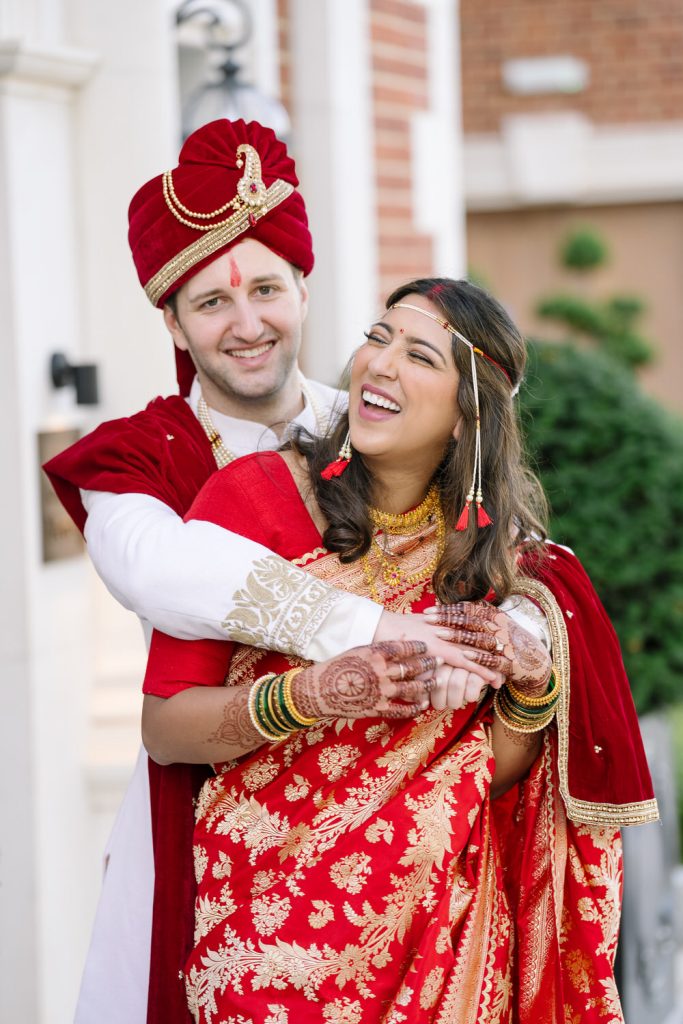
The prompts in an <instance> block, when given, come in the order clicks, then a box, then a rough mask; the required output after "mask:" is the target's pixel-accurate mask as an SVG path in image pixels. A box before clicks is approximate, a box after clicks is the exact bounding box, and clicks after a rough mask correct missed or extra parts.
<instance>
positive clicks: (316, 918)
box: [308, 900, 334, 928]
mask: <svg viewBox="0 0 683 1024" xmlns="http://www.w3.org/2000/svg"><path fill="white" fill-rule="evenodd" d="M311 903H312V904H313V906H314V907H315V910H314V911H312V912H311V913H310V914H309V915H308V923H309V924H310V926H311V928H324V927H325V925H326V924H329V923H330V921H334V909H333V907H332V904H331V903H330V902H329V900H311Z"/></svg>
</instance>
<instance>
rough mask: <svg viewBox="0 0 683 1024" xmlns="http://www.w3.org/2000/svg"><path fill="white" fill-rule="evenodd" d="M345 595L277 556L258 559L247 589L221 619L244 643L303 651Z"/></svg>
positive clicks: (254, 564) (247, 583) (235, 638)
mask: <svg viewBox="0 0 683 1024" xmlns="http://www.w3.org/2000/svg"><path fill="white" fill-rule="evenodd" d="M343 597H344V595H343V594H340V593H339V592H338V591H337V590H335V589H333V588H332V587H331V586H329V585H328V584H326V583H324V582H322V581H321V580H319V579H314V578H312V577H311V576H310V575H309V574H308V573H302V572H301V571H300V570H299V569H297V567H296V566H295V565H293V564H291V563H289V562H285V561H283V560H282V559H281V558H276V557H275V556H272V555H271V556H267V557H266V558H261V559H259V561H257V562H254V563H253V568H252V571H251V572H250V573H249V576H248V577H247V581H246V585H245V587H244V588H243V589H242V590H238V591H237V593H235V594H233V598H232V599H233V601H234V607H232V608H231V609H230V610H229V612H228V614H227V615H226V617H225V619H224V620H223V622H222V623H221V625H222V627H223V629H224V630H225V631H226V633H227V634H228V635H229V636H230V637H231V638H232V639H233V640H239V641H240V642H241V643H243V644H252V645H254V646H256V647H265V648H273V649H275V650H285V651H295V652H296V653H298V654H299V655H301V656H303V655H305V653H306V648H307V647H308V644H309V642H310V640H311V638H312V637H313V636H314V635H315V633H316V632H317V630H318V628H319V626H320V624H321V623H322V622H323V621H324V619H325V618H326V617H327V615H328V614H329V612H330V611H331V609H332V608H333V607H334V605H335V604H337V603H338V602H339V601H341V600H343Z"/></svg>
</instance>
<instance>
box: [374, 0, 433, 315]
mask: <svg viewBox="0 0 683 1024" xmlns="http://www.w3.org/2000/svg"><path fill="white" fill-rule="evenodd" d="M370 25H371V51H372V69H371V72H372V93H373V97H372V98H373V118H374V128H375V154H374V156H375V169H376V175H377V181H376V186H377V204H378V211H377V213H378V236H379V237H378V243H379V253H378V259H379V289H380V295H379V299H380V301H384V299H385V298H386V296H387V295H388V294H389V292H390V291H391V290H392V289H393V288H395V287H396V285H397V284H400V283H401V282H403V281H407V280H410V278H412V277H419V276H422V275H424V274H426V273H429V271H430V269H431V267H432V262H433V245H432V240H431V238H430V237H429V236H427V235H423V234H419V233H418V232H417V231H416V230H415V227H414V225H413V205H412V191H411V188H412V185H411V182H412V166H411V144H410V119H411V115H412V114H413V112H414V111H416V110H424V109H426V108H427V106H428V95H427V38H426V16H425V9H424V6H423V5H422V4H420V3H412V2H408V0H370Z"/></svg>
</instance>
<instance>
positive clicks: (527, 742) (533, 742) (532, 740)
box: [497, 719, 543, 750]
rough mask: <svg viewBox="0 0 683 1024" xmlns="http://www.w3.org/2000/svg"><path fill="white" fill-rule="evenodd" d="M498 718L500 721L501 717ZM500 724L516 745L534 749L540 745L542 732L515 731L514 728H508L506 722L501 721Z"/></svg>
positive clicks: (508, 737) (507, 736)
mask: <svg viewBox="0 0 683 1024" xmlns="http://www.w3.org/2000/svg"><path fill="white" fill-rule="evenodd" d="M497 720H498V721H500V719H497ZM500 725H501V728H502V730H503V732H504V733H505V736H506V738H507V739H508V740H509V741H510V743H514V745H515V746H516V747H524V749H525V750H533V749H534V747H536V746H538V747H540V745H541V738H542V735H543V734H542V732H540V731H539V732H531V733H523V732H514V730H513V729H508V727H507V726H506V724H505V722H500Z"/></svg>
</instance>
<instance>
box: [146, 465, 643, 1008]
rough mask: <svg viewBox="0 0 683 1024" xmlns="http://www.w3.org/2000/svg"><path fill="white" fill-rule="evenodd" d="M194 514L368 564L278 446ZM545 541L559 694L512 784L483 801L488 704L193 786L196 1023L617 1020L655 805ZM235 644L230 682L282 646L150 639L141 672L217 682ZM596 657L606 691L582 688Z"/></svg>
mask: <svg viewBox="0 0 683 1024" xmlns="http://www.w3.org/2000/svg"><path fill="white" fill-rule="evenodd" d="M237 498H238V499H239V500H236V499H237ZM190 514H191V515H192V516H194V517H196V518H204V519H210V520H211V521H213V522H217V523H219V524H220V525H223V526H226V527H228V528H230V529H233V530H236V531H237V532H240V533H244V534H245V535H248V536H251V537H253V538H254V539H256V540H260V541H262V542H264V543H266V544H268V545H269V546H270V547H271V548H272V549H273V550H276V551H278V553H280V554H283V555H285V556H286V557H288V558H290V559H291V560H295V561H297V562H299V564H303V565H305V567H306V568H307V569H309V571H311V572H312V573H314V574H315V575H320V576H321V577H324V578H325V580H326V581H327V582H336V583H337V584H338V585H340V586H342V587H348V588H349V589H358V590H361V591H362V590H363V588H364V581H363V573H362V570H361V569H360V567H359V566H358V563H355V564H354V565H352V566H346V567H342V566H340V565H339V563H338V561H337V559H336V558H335V557H334V556H331V555H328V554H327V553H326V552H324V551H323V550H322V549H320V548H319V547H318V545H319V535H318V534H317V531H316V530H315V528H314V527H313V524H312V522H311V520H310V518H309V517H308V513H307V512H306V510H305V507H304V505H303V503H302V502H301V499H300V498H299V496H298V493H297V491H296V487H295V485H294V483H293V480H292V478H291V476H290V474H289V471H288V470H287V468H286V466H285V464H284V462H283V461H282V460H281V459H280V458H279V457H278V456H277V455H272V454H271V455H260V456H250V457H247V458H246V459H242V460H240V461H239V462H238V463H235V464H233V465H232V466H231V467H228V469H227V470H225V471H222V472H221V473H219V474H216V475H215V476H214V477H213V478H212V480H211V481H210V482H209V484H208V485H207V487H205V488H204V490H203V491H202V494H201V495H200V496H199V498H198V500H197V502H195V505H194V506H193V509H192V510H191V513H190ZM420 550H421V551H422V556H423V557H429V553H428V552H424V549H420ZM549 553H550V558H549V559H547V560H545V561H544V562H542V563H540V564H539V563H537V562H534V563H533V564H532V563H530V562H529V564H527V563H524V564H523V565H522V566H521V569H522V572H524V573H531V572H533V574H534V577H535V578H534V579H533V580H531V583H533V584H537V585H536V586H531V587H530V584H529V583H528V582H527V581H526V580H523V579H520V590H521V591H522V592H524V593H530V596H531V597H532V599H533V600H535V601H537V602H538V603H539V604H541V605H542V606H543V607H544V610H546V614H548V613H549V610H550V614H549V621H550V624H551V631H552V633H553V656H554V657H556V656H557V670H558V671H559V672H560V673H561V675H562V678H563V681H566V682H567V684H568V685H567V697H566V698H565V705H564V706H563V708H562V709H561V713H560V715H558V729H557V731H555V730H549V732H548V735H547V738H546V741H545V745H544V749H543V752H542V755H541V756H540V757H539V759H538V761H537V763H536V764H535V766H534V767H533V769H532V771H531V773H530V775H529V777H528V778H527V779H526V780H525V781H524V783H523V784H521V785H519V786H517V787H515V788H514V789H513V790H512V791H511V792H510V793H509V794H507V796H506V797H505V798H502V799H501V800H497V801H494V802H491V800H490V797H489V785H490V779H491V775H492V770H493V758H492V752H491V748H490V722H491V711H490V700H485V701H483V702H482V704H481V705H479V706H478V707H476V708H470V709H465V710H463V711H458V712H443V713H436V712H433V711H429V712H426V713H425V714H423V715H421V716H419V718H418V719H415V720H414V721H411V722H407V723H395V722H386V721H382V720H362V721H357V722H340V721H329V722H324V723H321V724H320V726H316V727H314V728H313V729H312V730H308V731H307V732H305V733H300V734H298V735H295V736H293V737H291V738H290V739H289V740H287V741H285V742H284V743H281V744H276V745H272V746H271V745H266V746H264V747H262V748H260V749H259V750H258V751H255V752H254V753H253V754H252V755H250V756H249V757H247V758H245V759H244V760H242V761H241V762H240V763H235V764H230V765H226V766H220V767H219V770H218V772H217V774H216V776H215V777H214V778H212V779H210V780H209V781H208V782H207V783H206V784H205V786H204V788H203V790H202V793H201V796H200V800H199V804H198V807H197V820H196V826H195V834H194V859H195V874H196V878H197V882H198V893H197V901H196V915H195V945H194V949H193V950H192V953H191V954H190V956H189V958H188V961H187V964H186V968H185V981H186V986H187V995H188V1003H189V1006H190V1008H191V1010H192V1012H193V1015H194V1017H195V1019H196V1020H198V1021H202V1022H207V1024H208V1022H210V1024H219V1022H221V1021H235V1022H236V1021H240V1024H248V1022H253V1024H256V1022H257V1021H258V1022H267V1024H294V1022H296V1024H299V1022H302V1021H306V1022H308V1021H311V1022H313V1021H321V1022H336V1021H338V1022H342V1021H344V1022H353V1024H370V1022H372V1024H377V1022H379V1021H386V1022H387V1024H399V1022H403V1021H409V1022H415V1024H418V1022H427V1021H429V1022H444V1024H445V1022H449V1024H451V1022H455V1021H457V1022H458V1024H468V1022H470V1021H471V1022H472V1024H475V1022H479V1021H484V1020H486V1021H487V1024H488V1022H494V1021H500V1022H512V1021H515V1022H516V1021H519V1022H524V1024H544V1022H547V1024H551V1022H553V1024H554V1022H556V1021H560V1020H566V1021H571V1022H574V1021H577V1022H578V1021H582V1022H584V1021H586V1022H589V1024H591V1022H595V1024H598V1022H605V1024H616V1022H620V1021H621V1020H622V1017H621V1011H620V1008H619V1000H618V996H617V994H616V989H615V986H614V979H613V975H612V964H613V957H614V950H615V945H616V937H617V928H618V918H619V904H620V893H621V860H620V844H619V838H618V832H617V827H618V825H619V824H621V823H633V822H634V821H636V820H651V819H652V817H653V816H654V815H655V814H656V805H655V804H654V801H653V798H652V791H651V788H650V786H649V776H648V774H647V768H646V766H645V762H644V759H643V755H642V747H641V744H640V738H639V734H638V731H637V723H636V721H635V718H634V716H633V711H632V704H631V702H630V694H629V693H628V689H627V688H626V687H625V681H624V679H623V668H621V667H620V666H621V662H620V659H619V658H618V648H615V646H614V639H613V633H612V632H611V627H609V625H608V624H607V623H606V620H605V618H604V612H602V611H601V608H600V605H599V602H598V601H597V598H595V596H594V593H593V592H592V590H591V589H590V584H589V583H588V581H587V578H586V577H585V574H584V573H583V570H581V569H580V566H579V565H578V562H577V561H576V559H575V558H574V557H573V556H572V555H570V554H569V553H567V552H564V551H563V549H557V548H555V547H554V546H550V548H549ZM419 556H420V555H419V552H418V554H417V555H416V557H419ZM553 556H554V557H553ZM354 574H355V575H354ZM259 587H260V588H261V589H260V591H259ZM276 589H277V588H276V587H275V590H276ZM259 592H260V593H261V597H262V606H261V607H259V606H258V604H255V602H254V595H255V594H258V593H259ZM555 592H556V593H557V594H558V597H559V600H556V599H555V597H554V594H555ZM398 600H399V602H400V604H401V605H402V607H403V610H406V611H407V610H419V609H420V608H421V607H424V606H426V605H427V604H431V603H433V595H430V594H423V593H421V590H420V588H419V587H418V588H415V590H414V593H413V594H409V593H407V594H402V595H399V597H398ZM570 601H571V604H570V603H569V602H570ZM271 602H277V593H273V592H272V590H269V589H268V587H263V586H262V581H261V582H259V581H258V580H257V579H254V580H253V581H252V582H251V583H250V585H249V587H248V588H247V591H246V592H245V594H243V595H241V597H240V595H238V600H237V602H236V606H235V609H234V611H233V613H232V617H233V618H234V620H235V621H234V622H231V623H230V625H231V626H233V627H235V628H239V626H240V621H243V620H244V617H245V616H246V617H249V616H251V619H252V620H253V618H254V616H255V617H256V618H258V616H259V615H260V614H264V615H265V614H269V613H270V612H269V605H270V604H271ZM570 612H571V615H570V614H568V613H570ZM567 620H568V621H569V623H571V626H570V627H569V628H567ZM251 625H252V627H253V621H252V623H251ZM558 645H559V646H558ZM575 652H576V656H575ZM615 652H616V653H615ZM612 658H614V659H617V661H616V662H615V664H612V663H611V662H610V664H609V665H606V664H605V662H606V660H607V659H612ZM228 663H229V672H228V680H229V681H230V682H231V683H234V684H236V683H238V682H243V683H245V684H246V683H249V682H250V681H251V680H253V679H254V678H256V677H257V676H258V675H260V674H262V673H263V672H265V671H269V670H278V669H279V670H281V669H282V668H283V667H285V666H286V665H287V664H290V662H287V661H285V660H284V659H283V658H282V656H280V655H274V654H266V653H263V652H258V651H256V650H255V649H253V648H239V647H238V648H234V647H233V646H232V645H229V644H225V645H221V644H216V643H215V642H214V644H213V646H212V644H211V642H206V643H204V642H201V641H200V642H195V643H192V644H188V643H183V642H182V641H174V640H172V639H171V638H163V637H161V636H160V635H156V636H155V642H154V644H153V648H152V653H151V657H150V666H149V670H148V676H147V679H146V684H145V689H146V691H147V692H152V693H153V692H155V687H157V686H158V687H159V688H160V689H159V692H162V689H163V688H164V687H166V686H167V685H168V681H169V679H171V678H175V679H181V680H184V681H185V682H184V683H183V685H190V684H193V683H194V684H205V685H206V684H214V685H216V684H220V682H221V680H222V678H223V675H224V672H225V669H226V667H227V666H228ZM570 666H571V672H569V667H570ZM598 671H599V672H600V674H601V678H602V679H603V681H604V684H605V688H604V691H603V690H602V687H600V691H601V693H602V694H603V695H602V697H600V698H599V699H598V700H597V701H596V702H595V703H594V700H593V698H594V693H595V692H596V687H597V683H596V678H595V675H594V674H593V673H595V672H598ZM169 673H170V674H169ZM166 692H167V691H166ZM605 703H609V705H610V707H611V709H612V717H611V719H610V720H609V721H608V723H607V725H605V726H603V723H602V721H600V720H598V719H597V718H596V719H595V721H597V722H598V724H597V725H596V726H593V727H592V728H591V730H590V731H586V730H585V729H584V725H585V723H584V722H583V716H584V715H585V714H586V711H587V709H588V711H590V710H591V709H592V708H593V707H598V708H599V709H600V713H602V707H603V704H605ZM574 718H575V719H576V724H575V722H574ZM608 730H611V731H610V732H609V734H608ZM603 733H604V735H603ZM596 738H597V739H601V740H602V741H603V743H602V744H601V743H597V742H594V743H593V747H594V748H595V747H601V749H600V750H599V751H595V750H594V756H595V757H601V756H602V757H604V763H605V764H607V765H609V771H604V772H603V774H602V775H601V776H598V777H597V778H596V779H595V780H594V788H593V789H592V790H590V789H587V787H588V786H589V785H590V778H588V777H587V776H586V775H585V773H584V772H582V764H581V758H582V755H583V752H584V750H585V747H586V744H587V743H590V742H591V741H593V740H595V739H596ZM601 763H603V762H601ZM185 812H187V808H185ZM570 817H571V818H573V819H574V820H573V821H572V820H570ZM180 820H182V814H181V818H180ZM596 820H597V823H596ZM584 822H585V823H584ZM158 870H159V865H158ZM167 881H168V879H167ZM167 891H168V886H167ZM177 892H178V893H179V892H180V890H177ZM181 903H182V900H181ZM167 939H168V940H169V942H172V939H173V937H172V935H171V934H170V933H169V934H168V935H167Z"/></svg>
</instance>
